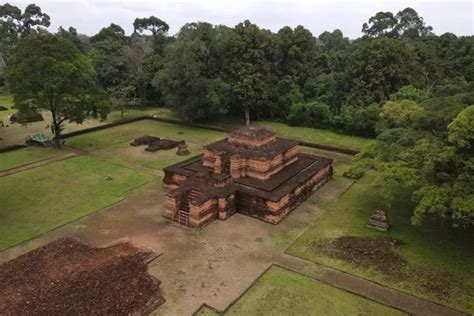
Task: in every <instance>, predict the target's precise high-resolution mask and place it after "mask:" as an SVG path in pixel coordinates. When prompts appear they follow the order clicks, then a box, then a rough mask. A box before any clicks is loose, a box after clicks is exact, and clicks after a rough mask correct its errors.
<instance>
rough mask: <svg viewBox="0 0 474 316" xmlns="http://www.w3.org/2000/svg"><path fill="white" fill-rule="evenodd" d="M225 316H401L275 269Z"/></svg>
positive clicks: (390, 309) (379, 306) (345, 293)
mask: <svg viewBox="0 0 474 316" xmlns="http://www.w3.org/2000/svg"><path fill="white" fill-rule="evenodd" d="M224 314H225V315H403V313H402V312H400V311H398V310H395V309H392V308H390V307H387V306H384V305H381V304H378V303H376V302H373V301H370V300H367V299H365V298H362V297H359V296H357V295H354V294H351V293H348V292H346V291H343V290H340V289H337V288H334V287H332V286H329V285H326V284H324V283H321V282H318V281H316V280H314V279H311V278H308V277H306V276H303V275H301V274H298V273H295V272H291V271H288V270H286V269H283V268H280V267H278V266H272V267H271V268H270V269H269V270H267V271H266V272H265V273H264V274H263V275H262V276H261V277H260V278H259V279H258V280H257V282H256V283H255V284H254V285H253V286H252V287H251V288H250V289H249V290H248V291H247V292H246V293H245V294H244V295H243V296H242V297H241V298H240V299H239V300H238V301H237V302H236V303H235V304H234V305H232V306H231V307H230V309H229V310H227V311H226V312H225V313H224ZM204 315H205V314H204Z"/></svg>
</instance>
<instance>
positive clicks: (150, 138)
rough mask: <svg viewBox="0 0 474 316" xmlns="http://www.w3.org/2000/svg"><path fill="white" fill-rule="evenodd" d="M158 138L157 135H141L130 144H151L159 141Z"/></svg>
mask: <svg viewBox="0 0 474 316" xmlns="http://www.w3.org/2000/svg"><path fill="white" fill-rule="evenodd" d="M159 140H160V138H159V137H155V136H143V137H139V138H136V139H135V140H134V141H133V142H131V143H130V146H135V147H136V146H143V145H147V146H149V145H151V144H153V143H154V142H157V141H159Z"/></svg>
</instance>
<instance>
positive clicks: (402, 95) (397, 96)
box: [390, 85, 430, 103]
mask: <svg viewBox="0 0 474 316" xmlns="http://www.w3.org/2000/svg"><path fill="white" fill-rule="evenodd" d="M429 98H430V94H429V93H428V92H427V91H425V90H421V89H418V88H415V87H414V86H412V85H409V86H404V87H402V88H400V90H398V92H396V93H394V94H391V95H390V100H392V101H401V100H412V101H415V102H417V103H419V102H422V101H424V100H426V99H429Z"/></svg>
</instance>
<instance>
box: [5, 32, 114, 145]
mask: <svg viewBox="0 0 474 316" xmlns="http://www.w3.org/2000/svg"><path fill="white" fill-rule="evenodd" d="M7 83H8V86H9V88H10V91H11V93H12V94H13V97H14V102H15V103H16V104H22V105H26V106H28V107H34V108H36V109H39V110H48V111H50V112H51V115H52V123H51V129H52V132H53V134H54V139H55V143H56V145H57V146H59V145H60V137H61V131H62V125H63V123H64V122H65V121H66V120H69V121H71V122H76V123H82V122H83V121H84V119H85V118H86V117H88V116H95V115H101V116H102V117H105V115H106V114H107V111H108V103H107V101H106V100H105V99H104V98H103V94H101V93H100V90H99V89H98V88H97V85H96V80H95V73H94V69H93V67H92V63H91V61H90V59H89V58H88V57H87V56H85V55H84V54H82V53H81V52H80V51H79V49H78V48H77V47H76V46H75V45H74V44H73V43H72V42H71V41H69V40H67V39H65V38H64V37H62V36H58V35H53V34H49V33H41V34H38V35H36V36H30V37H25V38H23V39H21V40H20V41H19V43H18V46H17V47H16V49H15V53H14V55H13V57H12V60H11V63H10V65H9V67H8V70H7Z"/></svg>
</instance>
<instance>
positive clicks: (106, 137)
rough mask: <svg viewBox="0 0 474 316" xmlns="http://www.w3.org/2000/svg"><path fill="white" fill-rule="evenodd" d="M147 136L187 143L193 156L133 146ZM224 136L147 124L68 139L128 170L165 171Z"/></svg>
mask: <svg viewBox="0 0 474 316" xmlns="http://www.w3.org/2000/svg"><path fill="white" fill-rule="evenodd" d="M145 135H151V136H157V137H161V138H170V139H181V140H185V141H186V143H187V145H188V148H189V151H190V152H191V154H190V155H187V156H178V155H176V151H177V148H173V149H169V150H159V151H156V152H154V153H151V152H147V151H145V148H146V146H139V147H133V146H130V143H131V142H132V141H133V139H135V138H137V137H141V136H145ZM225 136H226V135H225V133H221V132H218V131H211V130H207V129H202V128H194V127H186V126H183V125H178V124H171V123H163V122H156V121H148V120H145V121H139V122H135V123H131V124H126V125H121V126H117V127H114V128H110V129H106V130H102V131H97V132H93V133H88V134H84V135H79V136H75V137H72V138H70V139H68V140H67V143H68V145H70V146H73V147H78V148H82V149H85V150H89V151H92V154H93V155H95V156H98V157H101V158H104V159H106V160H108V161H112V162H115V163H117V164H121V165H125V166H131V165H133V164H135V165H137V164H138V165H142V166H145V167H149V168H154V169H163V168H164V167H167V166H169V165H172V164H175V163H177V162H179V161H182V160H185V159H188V158H190V157H192V156H193V155H198V154H201V153H202V148H203V146H204V145H206V144H209V143H212V142H214V141H216V140H219V139H221V138H224V137H225Z"/></svg>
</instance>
